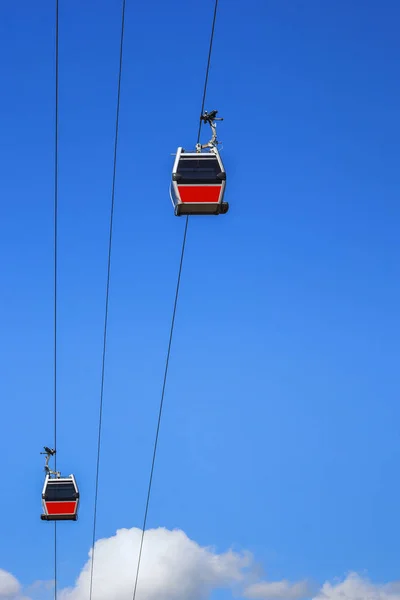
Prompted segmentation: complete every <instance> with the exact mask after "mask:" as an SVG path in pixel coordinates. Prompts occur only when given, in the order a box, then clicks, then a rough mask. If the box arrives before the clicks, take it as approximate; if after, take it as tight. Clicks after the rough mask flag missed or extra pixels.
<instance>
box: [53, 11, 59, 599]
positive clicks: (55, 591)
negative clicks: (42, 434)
mask: <svg viewBox="0 0 400 600" xmlns="http://www.w3.org/2000/svg"><path fill="white" fill-rule="evenodd" d="M58 23H59V6H58V0H55V127H54V130H55V134H54V356H53V360H54V449H55V450H56V449H57V283H58V277H57V275H58V272H57V262H58V261H57V258H58V256H57V250H58ZM54 464H55V470H57V454H55V455H54ZM54 600H57V522H56V521H54Z"/></svg>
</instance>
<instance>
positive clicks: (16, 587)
mask: <svg viewBox="0 0 400 600" xmlns="http://www.w3.org/2000/svg"><path fill="white" fill-rule="evenodd" d="M0 600H29V598H27V597H26V596H21V585H20V583H19V581H18V579H16V578H15V577H14V575H11V573H8V571H4V570H3V569H0Z"/></svg>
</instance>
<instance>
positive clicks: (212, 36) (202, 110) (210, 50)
mask: <svg viewBox="0 0 400 600" xmlns="http://www.w3.org/2000/svg"><path fill="white" fill-rule="evenodd" d="M217 10H218V0H215V4H214V16H213V21H212V27H211V35H210V46H209V48H208V60H207V68H206V76H205V80H204V90H203V99H202V102H201V111H200V115H203V114H204V106H205V103H206V96H207V85H208V74H209V72H210V64H211V54H212V46H213V41H214V32H215V21H216V20H217ZM202 124H203V121H202V119H201V117H200V123H199V130H198V132H197V143H199V142H200V132H201V126H202Z"/></svg>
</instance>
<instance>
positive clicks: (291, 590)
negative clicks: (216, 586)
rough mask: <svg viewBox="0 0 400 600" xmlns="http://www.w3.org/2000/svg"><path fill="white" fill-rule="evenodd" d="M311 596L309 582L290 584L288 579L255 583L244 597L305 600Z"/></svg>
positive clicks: (266, 599)
mask: <svg viewBox="0 0 400 600" xmlns="http://www.w3.org/2000/svg"><path fill="white" fill-rule="evenodd" d="M311 594H312V591H311V588H310V586H309V584H308V583H307V581H298V582H296V583H290V582H289V581H286V579H283V580H282V581H269V582H268V581H260V582H259V583H253V584H252V585H250V586H249V587H247V588H246V589H245V592H244V596H245V597H246V598H249V600H303V599H306V598H309V597H310V596H311Z"/></svg>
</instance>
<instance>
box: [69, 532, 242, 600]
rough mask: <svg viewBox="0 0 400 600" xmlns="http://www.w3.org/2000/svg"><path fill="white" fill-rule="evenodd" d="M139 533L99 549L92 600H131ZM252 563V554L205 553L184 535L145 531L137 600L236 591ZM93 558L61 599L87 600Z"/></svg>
mask: <svg viewBox="0 0 400 600" xmlns="http://www.w3.org/2000/svg"><path fill="white" fill-rule="evenodd" d="M141 533H142V532H141V530H140V529H136V528H133V529H120V530H118V531H117V533H116V535H115V536H113V537H111V538H107V539H101V540H98V541H97V542H96V545H95V555H94V556H95V558H94V577H93V599H94V600H132V593H133V589H134V582H135V574H136V565H137V558H138V553H139V545H140V538H141ZM251 562H252V558H251V555H249V554H248V553H243V554H238V553H235V552H232V551H228V552H224V553H222V554H218V553H216V552H215V551H214V550H213V549H211V548H203V547H201V546H199V545H198V544H197V543H196V542H194V541H193V540H190V539H189V538H188V537H187V535H186V534H185V533H184V532H183V531H180V530H174V531H169V530H167V529H163V528H159V529H150V530H147V531H146V533H145V537H144V544H143V552H142V559H141V565H140V574H139V583H138V587H137V593H136V598H137V600H202V599H205V598H207V597H208V596H209V594H210V592H211V590H213V589H216V588H234V587H235V586H236V585H237V584H239V583H240V582H243V581H244V578H245V571H246V568H247V567H248V566H250V564H251ZM90 568H91V559H90V558H89V560H88V562H87V563H86V565H85V566H84V567H83V569H82V571H81V573H80V575H79V577H78V579H77V582H76V585H75V587H74V588H72V589H68V590H63V591H62V592H61V593H60V600H87V598H88V592H89V584H90Z"/></svg>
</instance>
